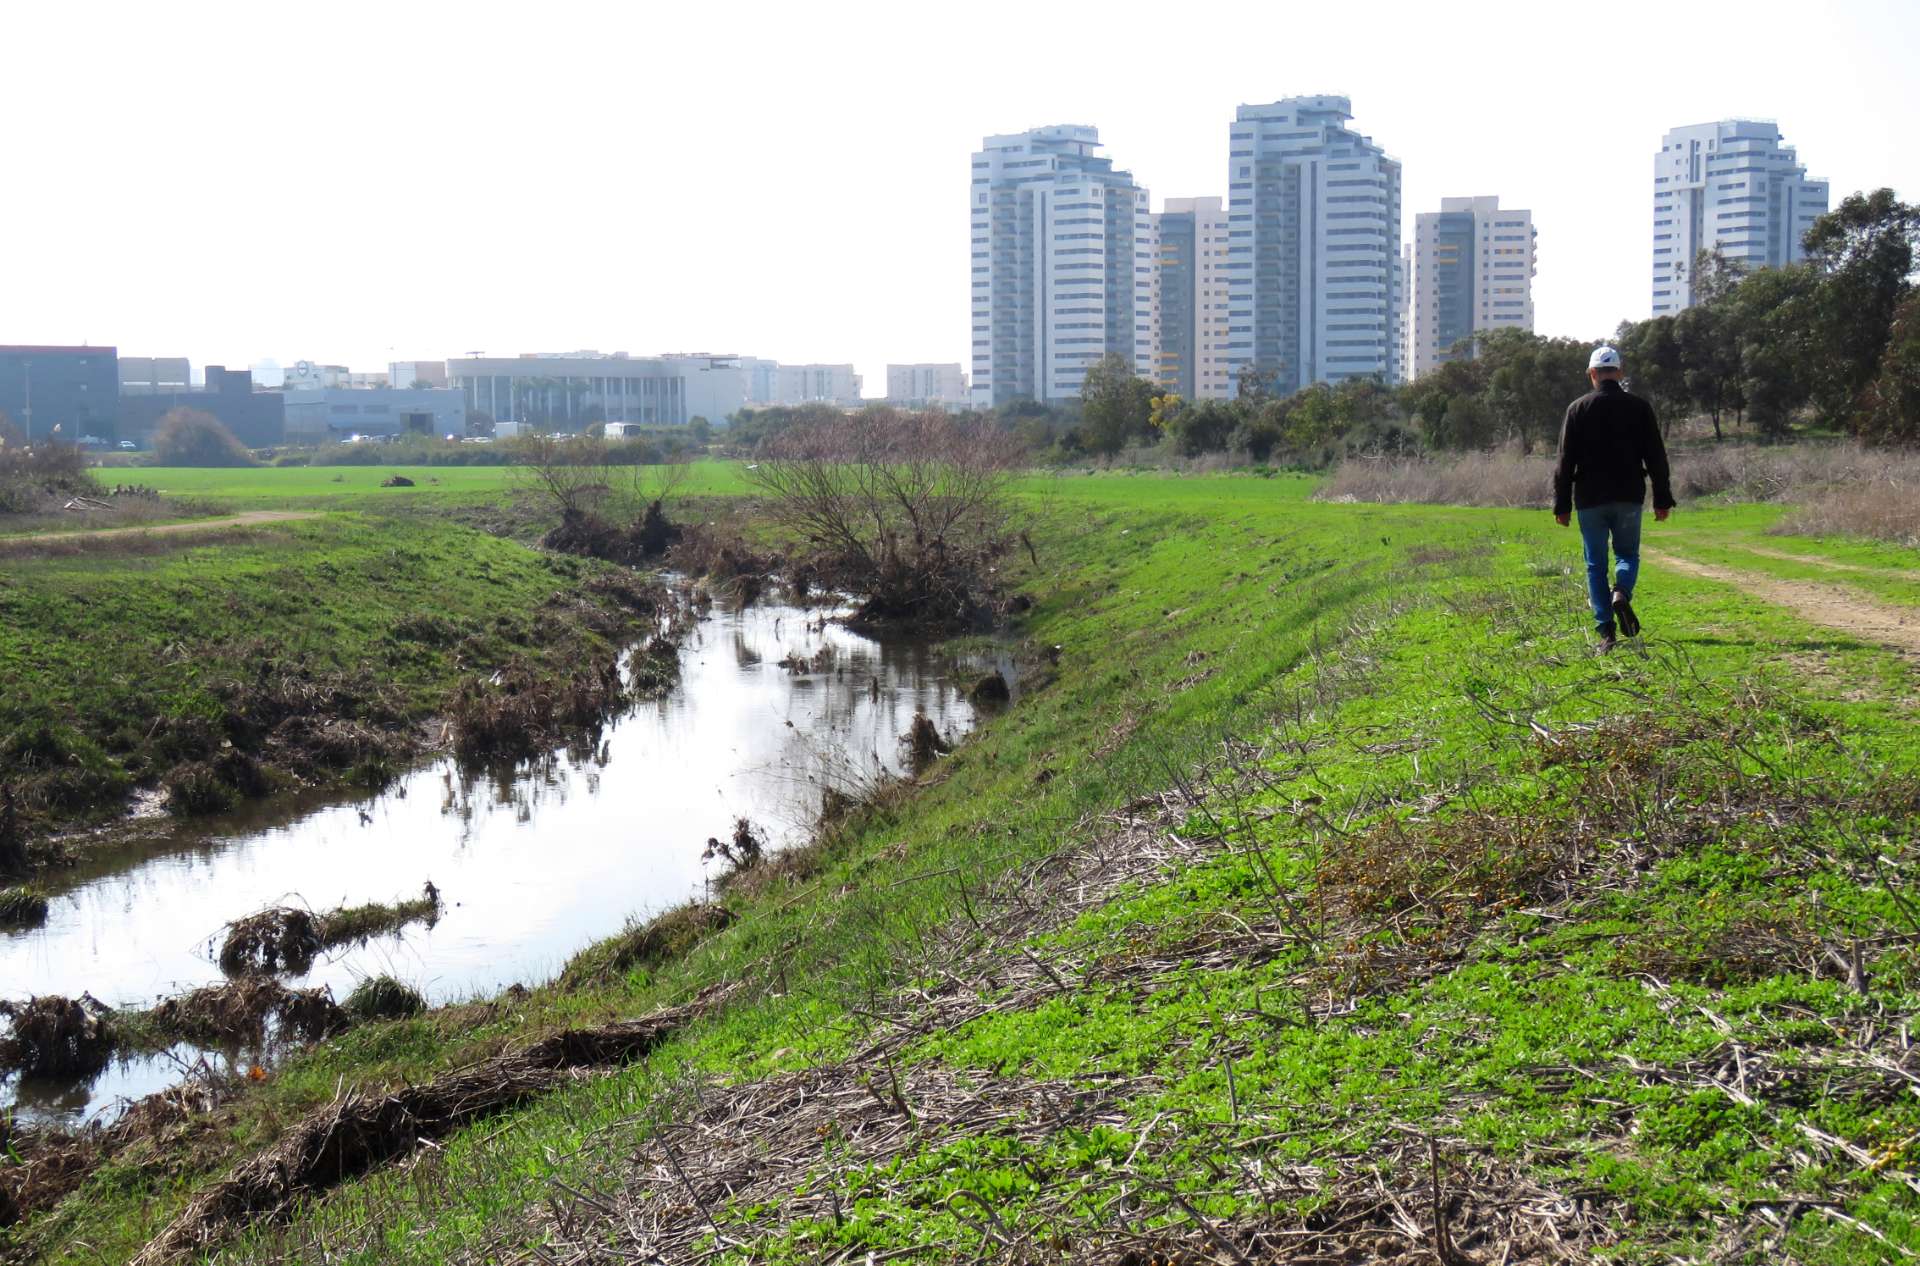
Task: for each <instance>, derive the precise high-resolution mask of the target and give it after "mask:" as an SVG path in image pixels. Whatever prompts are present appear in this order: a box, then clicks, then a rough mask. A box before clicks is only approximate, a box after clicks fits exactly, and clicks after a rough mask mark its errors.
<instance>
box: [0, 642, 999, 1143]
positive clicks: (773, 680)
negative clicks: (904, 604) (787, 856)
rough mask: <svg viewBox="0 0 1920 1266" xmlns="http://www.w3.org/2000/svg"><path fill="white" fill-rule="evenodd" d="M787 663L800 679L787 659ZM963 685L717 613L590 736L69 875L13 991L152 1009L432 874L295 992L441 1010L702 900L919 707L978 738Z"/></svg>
mask: <svg viewBox="0 0 1920 1266" xmlns="http://www.w3.org/2000/svg"><path fill="white" fill-rule="evenodd" d="M790 656H798V657H799V658H800V659H801V660H805V661H808V663H807V665H806V668H805V670H804V671H794V670H793V669H792V668H791V667H788V666H783V664H782V662H781V661H782V660H783V659H788V657H790ZM973 671H975V670H974V669H970V670H969V671H968V672H967V673H964V674H961V676H963V677H968V678H970V676H971V674H972V672H973ZM965 684H967V682H966V681H963V680H955V679H950V677H949V674H948V665H947V664H946V663H945V661H944V660H941V659H939V658H937V657H935V656H934V655H932V654H931V653H929V651H928V650H927V649H926V648H925V647H924V646H917V645H895V644H881V643H876V642H874V641H872V640H869V639H867V638H864V637H860V636H858V635H855V634H853V633H850V632H848V631H847V630H845V629H843V628H841V627H839V626H838V625H836V624H833V623H831V622H824V623H823V621H822V620H821V618H820V615H819V613H818V612H811V611H803V610H799V609H795V608H791V607H779V606H758V607H750V608H747V609H745V610H719V609H716V610H714V611H712V612H711V613H710V614H709V615H707V616H706V617H704V618H703V619H702V620H701V621H700V623H699V625H698V627H697V628H696V630H695V631H694V633H693V634H692V635H691V636H690V637H689V638H688V639H687V641H686V643H685V644H684V646H683V649H682V651H681V680H680V684H679V686H678V687H677V688H676V689H675V690H674V691H673V692H672V694H670V695H669V696H668V697H666V698H664V699H661V700H659V701H657V702H650V703H646V704H642V705H640V706H639V707H638V708H636V709H635V710H634V711H632V712H630V713H629V714H627V715H625V716H623V717H621V718H619V719H618V720H617V721H615V722H614V723H612V724H611V725H610V726H608V727H607V729H606V730H605V732H604V733H603V734H602V736H601V739H600V741H599V742H598V743H596V744H593V745H592V746H590V747H587V746H581V747H576V748H573V749H570V750H566V751H560V752H554V753H551V754H549V755H548V756H546V757H544V758H542V759H541V760H538V761H535V762H531V763H528V764H524V765H521V766H519V767H517V768H514V769H511V770H505V771H496V772H495V773H493V774H491V775H478V776H476V775H470V774H467V773H463V772H462V771H461V770H460V769H459V768H458V767H457V766H456V765H455V764H454V762H452V761H451V760H443V761H440V762H438V763H435V764H432V765H430V766H427V767H424V768H421V769H419V770H418V771H416V772H414V773H412V774H411V775H409V776H407V777H405V778H403V779H402V780H401V781H399V782H397V783H395V784H394V785H393V786H392V787H391V788H390V789H389V790H388V791H386V792H385V793H384V794H382V795H379V796H377V797H374V798H372V799H371V800H369V799H365V798H363V799H361V800H358V801H348V802H343V801H340V800H338V799H333V800H328V799H319V798H314V797H306V798H304V799H301V798H285V799H282V800H279V801H274V802H268V803H266V804H263V805H260V806H256V807H255V808H253V809H251V810H250V811H249V812H248V813H247V814H245V815H243V816H235V817H230V818H225V819H220V820H216V821H213V822H210V823H204V824H200V825H198V826H196V827H194V828H192V829H179V830H175V831H172V832H171V833H168V834H163V835H160V836H158V837H157V838H155V839H152V840H149V841H144V842H141V843H139V844H136V845H130V846H129V847H128V848H127V849H125V850H123V851H121V852H120V853H118V854H116V855H113V856H108V857H96V858H93V859H91V861H90V864H89V866H88V867H86V868H84V869H81V870H77V871H68V872H64V873H62V874H59V875H56V876H54V877H53V879H54V883H55V885H56V887H55V889H54V890H53V892H52V894H51V910H50V913H49V917H48V920H47V922H46V925H45V926H44V927H42V928H39V929H36V930H33V931H29V932H22V933H15V934H3V935H0V997H4V998H24V997H26V996H27V995H31V994H45V993H58V994H66V995H69V996H78V995H79V994H81V993H82V992H83V991H84V992H88V993H91V994H92V995H93V996H94V997H95V998H98V999H100V1000H101V1001H103V1002H106V1003H109V1004H111V1005H115V1006H121V1005H147V1004H151V1003H152V1002H154V1001H155V1000H156V999H158V998H161V997H164V996H168V995H171V994H177V993H180V992H183V991H185V990H187V989H191V988H193V987H196V986H199V985H205V984H210V983H214V982H217V981H219V980H221V979H222V976H221V973H220V970H219V968H218V966H217V965H216V964H215V962H214V961H213V952H214V951H215V950H216V949H217V946H218V939H219V935H220V933H221V930H222V928H223V927H224V925H225V924H226V923H227V922H228V921H229V920H232V919H235V918H238V917H240V916H242V915H245V914H248V913H251V912H252V911H255V910H258V909H261V908H262V907H265V906H269V905H279V904H304V905H307V906H310V907H312V908H313V909H315V910H326V909H331V908H333V907H335V906H338V905H342V904H356V903H359V902H364V901H392V900H394V899H396V898H400V897H408V896H413V895H415V894H417V893H418V892H419V891H420V887H421V885H422V884H423V883H424V882H426V881H427V880H432V881H433V883H434V884H436V885H437V886H438V887H439V889H440V892H441V894H442V900H443V901H444V902H445V903H446V908H445V912H444V913H443V915H442V916H441V918H440V920H439V922H438V923H437V924H436V925H435V926H434V927H432V928H430V929H428V928H422V927H418V926H416V927H414V928H412V929H409V930H408V931H406V932H404V933H403V934H401V935H398V936H390V937H382V938H379V939H377V940H375V941H373V942H371V943H369V944H367V945H364V946H359V947H353V948H349V949H346V950H344V951H341V952H339V953H337V954H335V955H333V956H331V957H329V958H326V959H324V960H322V961H321V962H319V963H317V964H316V965H315V966H314V968H313V970H312V971H311V972H310V973H309V974H308V975H307V976H305V977H303V978H301V979H300V980H298V981H297V982H295V983H299V984H303V985H307V984H324V985H328V986H330V987H331V988H332V989H333V992H334V996H335V997H336V998H344V997H345V996H346V994H347V993H348V992H349V991H351V990H352V988H353V986H354V985H355V984H356V983H357V982H358V981H360V980H362V979H364V978H366V977H368V976H371V975H378V974H380V973H383V972H384V973H387V974H390V975H393V976H395V977H397V978H399V979H400V980H403V981H406V982H408V983H410V984H412V985H414V986H415V987H416V988H419V989H420V990H421V991H422V992H423V993H425V994H426V995H427V996H428V998H429V999H430V1000H431V1001H433V1002H435V1003H444V1002H451V1001H460V1000H463V999H467V998H471V997H475V996H478V995H485V994H491V993H493V992H495V991H497V990H498V989H500V988H502V987H504V986H506V985H509V984H513V983H516V982H518V983H529V984H530V983H537V982H539V981H542V980H545V979H548V978H550V977H551V976H552V975H553V974H554V973H555V972H557V971H558V970H559V968H560V967H561V966H562V965H563V964H564V963H565V962H566V960H567V958H568V957H569V956H570V955H571V954H573V953H574V952H575V951H576V950H578V949H580V948H581V947H582V946H583V945H586V944H588V943H589V942H591V941H594V940H596V939H599V938H601V937H604V936H606V935H608V934H610V933H612V932H615V931H617V930H619V928H620V927H621V926H622V925H623V924H624V922H625V921H626V920H627V918H628V917H629V916H632V915H639V916H642V917H644V916H646V915H647V914H650V913H652V912H656V911H658V910H661V909H664V908H665V907H667V906H670V905H672V904H674V903H676V902H678V901H681V900H683V899H685V898H686V897H688V896H690V895H694V894H697V893H699V892H700V891H702V888H703V885H704V884H705V883H706V882H707V881H708V880H709V879H710V877H711V876H712V873H713V871H712V864H711V863H706V862H703V861H702V858H701V852H702V849H703V848H704V846H705V843H706V840H707V838H708V837H709V836H716V835H717V836H725V835H727V834H728V833H729V831H730V830H731V828H732V824H733V822H734V820H735V819H736V818H738V817H747V818H749V819H751V820H752V821H753V822H754V823H755V824H756V825H758V826H759V827H760V828H761V829H762V830H763V832H764V833H765V834H766V836H767V837H768V839H769V842H770V843H772V844H773V845H775V846H780V845H783V844H787V843H792V842H794V841H795V840H796V839H798V838H799V837H800V836H801V835H802V834H803V833H804V831H805V830H806V828H807V824H808V823H809V821H810V820H811V818H812V815H813V814H814V813H815V812H816V811H817V809H818V807H819V804H820V797H821V791H822V787H823V784H829V783H830V784H833V785H844V784H845V782H846V781H847V779H848V778H849V777H858V776H860V775H862V774H871V773H872V771H874V770H875V769H876V768H879V767H885V768H888V769H892V770H896V771H897V770H898V769H899V767H900V763H901V758H902V752H901V748H900V742H899V736H900V735H902V734H903V733H905V732H906V730H907V727H908V725H909V723H910V722H911V721H912V719H913V715H914V713H915V712H916V711H922V710H924V711H925V712H926V713H927V715H928V716H930V717H931V718H933V720H934V722H935V723H936V724H937V725H938V726H939V728H940V729H941V731H942V732H943V733H946V734H948V735H949V736H950V737H957V736H958V735H959V734H960V733H963V732H965V731H966V730H967V729H968V728H970V726H971V725H972V722H973V713H972V709H971V708H970V707H969V706H968V704H967V703H966V702H965V701H964V699H963V697H962V694H961V691H962V689H963V687H964V685H965ZM202 1056H203V1053H202V1052H197V1051H193V1050H191V1049H187V1048H176V1050H175V1051H173V1052H171V1053H169V1054H168V1055H165V1056H162V1057H159V1058H143V1059H135V1060H131V1061H126V1062H120V1063H116V1064H115V1065H113V1066H112V1067H110V1068H108V1069H107V1070H106V1071H105V1072H103V1073H102V1074H100V1075H99V1076H98V1077H96V1078H94V1079H92V1080H91V1081H89V1082H85V1083H73V1082H56V1083H45V1082H34V1081H29V1082H27V1083H25V1084H18V1083H17V1082H8V1083H3V1084H0V1102H8V1101H11V1102H14V1103H15V1104H16V1106H17V1107H18V1109H19V1111H20V1113H21V1114H22V1115H23V1116H25V1117H30V1118H40V1119H56V1120H65V1121H73V1120H77V1119H80V1118H82V1117H85V1116H88V1115H94V1114H99V1113H101V1112H103V1111H111V1110H112V1108H113V1106H114V1105H115V1104H116V1103H118V1102H120V1101H123V1100H124V1099H127V1098H137V1097H138V1096H140V1095H142V1094H146V1093H149V1092H151V1091H153V1090H156V1089H159V1088H162V1087H164V1086H166V1085H169V1084H171V1083H172V1082H174V1081H177V1080H179V1079H180V1077H181V1076H183V1075H184V1071H185V1068H186V1066H187V1065H189V1064H192V1063H194V1062H196V1061H197V1060H199V1059H200V1058H202ZM206 1058H208V1059H209V1060H210V1061H211V1062H213V1063H215V1064H216V1065H217V1064H219V1063H221V1062H223V1061H229V1060H235V1059H250V1058H252V1056H250V1055H248V1054H247V1053H244V1052H224V1053H206Z"/></svg>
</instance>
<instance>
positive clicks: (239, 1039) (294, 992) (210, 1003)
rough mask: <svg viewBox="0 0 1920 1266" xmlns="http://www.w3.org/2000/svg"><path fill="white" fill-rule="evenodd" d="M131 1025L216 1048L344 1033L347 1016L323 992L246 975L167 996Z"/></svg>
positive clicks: (317, 1038)
mask: <svg viewBox="0 0 1920 1266" xmlns="http://www.w3.org/2000/svg"><path fill="white" fill-rule="evenodd" d="M133 1023H139V1024H142V1025H144V1027H146V1028H147V1029H148V1030H150V1032H151V1033H152V1034H153V1035H155V1036H157V1037H159V1038H161V1039H163V1040H166V1041H188V1042H194V1043H197V1044H199V1045H202V1046H213V1045H221V1044H226V1043H244V1042H254V1043H258V1042H263V1041H265V1040H266V1038H267V1037H268V1036H269V1035H271V1036H272V1037H275V1038H277V1039H279V1040H281V1041H295V1042H317V1041H320V1040H322V1039H324V1038H328V1037H331V1036H333V1035H334V1034H335V1033H338V1032H340V1031H341V1030H342V1029H345V1028H346V1027H347V1017H346V1015H345V1014H344V1013H343V1012H342V1011H341V1009H340V1007H339V1006H338V1005H336V1004H335V1002H334V1000H333V995H332V994H331V993H329V992H328V991H327V990H326V989H324V988H319V989H289V988H288V987H287V986H286V985H283V984H281V983H280V982H279V981H277V980H274V979H273V978H271V977H268V976H247V977H242V978H241V979H239V980H233V981H229V982H227V983H226V984H222V985H207V986H205V987H204V988H200V989H195V990H194V991H192V992H191V993H188V994H183V995H182V996H180V997H178V998H168V999H167V1000H166V1001H164V1002H162V1003H161V1004H160V1005H159V1006H157V1007H154V1008H153V1009H152V1010H151V1011H148V1012H147V1013H146V1014H145V1015H144V1016H143V1017H141V1019H140V1020H139V1021H137V1022H133ZM269 1026H271V1034H269Z"/></svg>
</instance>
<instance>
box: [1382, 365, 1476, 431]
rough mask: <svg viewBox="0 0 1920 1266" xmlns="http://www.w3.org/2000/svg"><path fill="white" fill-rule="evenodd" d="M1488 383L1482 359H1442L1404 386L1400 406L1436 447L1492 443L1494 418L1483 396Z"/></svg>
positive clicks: (1401, 390)
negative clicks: (1491, 417) (1491, 416)
mask: <svg viewBox="0 0 1920 1266" xmlns="http://www.w3.org/2000/svg"><path fill="white" fill-rule="evenodd" d="M1486 387H1487V367H1486V365H1485V364H1483V363H1482V362H1480V361H1477V360H1474V359H1471V358H1465V359H1456V360H1448V361H1442V362H1441V363H1440V364H1439V365H1438V366H1437V367H1436V368H1434V369H1432V370H1429V371H1428V372H1427V373H1424V374H1422V375H1420V377H1418V378H1416V379H1414V380H1413V381H1412V382H1410V383H1408V384H1406V385H1405V386H1404V387H1402V388H1400V408H1401V411H1402V413H1404V414H1405V415H1406V417H1407V418H1408V419H1410V420H1411V421H1412V422H1413V424H1414V426H1415V427H1416V428H1418V430H1419V431H1420V433H1421V435H1422V436H1424V437H1425V439H1426V442H1427V443H1428V444H1430V445H1432V446H1433V447H1434V448H1454V449H1466V448H1483V447H1485V446H1486V445H1488V444H1490V443H1492V433H1491V430H1490V427H1491V421H1490V419H1489V418H1488V417H1487V414H1486V409H1485V407H1484V405H1483V404H1482V402H1481V400H1480V397H1481V395H1482V394H1483V393H1484V392H1485V391H1486ZM1465 402H1471V403H1465Z"/></svg>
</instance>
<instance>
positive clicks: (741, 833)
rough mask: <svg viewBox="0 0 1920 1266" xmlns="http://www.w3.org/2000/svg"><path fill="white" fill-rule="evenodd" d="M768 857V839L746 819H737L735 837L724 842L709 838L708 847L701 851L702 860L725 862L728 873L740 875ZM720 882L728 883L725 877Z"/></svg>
mask: <svg viewBox="0 0 1920 1266" xmlns="http://www.w3.org/2000/svg"><path fill="white" fill-rule="evenodd" d="M766 855H767V842H766V839H765V838H764V837H762V836H761V834H760V832H758V831H756V830H755V829H754V826H753V823H752V822H749V821H748V820H747V819H745V818H735V819H734V820H733V835H732V836H731V837H730V838H728V839H724V840H723V839H719V838H716V837H714V836H711V835H710V836H708V837H707V847H706V848H705V849H704V850H702V851H701V853H700V859H701V860H702V861H709V862H710V861H714V860H715V859H718V860H720V861H724V862H725V863H726V864H727V871H728V873H730V874H738V873H739V872H741V871H744V870H752V869H753V868H754V867H755V866H758V865H759V864H760V862H761V861H762V859H764V858H765V857H766ZM720 882H721V883H722V884H724V883H725V882H726V876H725V875H723V876H722V877H721V880H720Z"/></svg>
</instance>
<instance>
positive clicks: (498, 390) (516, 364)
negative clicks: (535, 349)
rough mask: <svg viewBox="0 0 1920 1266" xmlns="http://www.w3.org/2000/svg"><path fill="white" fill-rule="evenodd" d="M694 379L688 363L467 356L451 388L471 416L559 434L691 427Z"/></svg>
mask: <svg viewBox="0 0 1920 1266" xmlns="http://www.w3.org/2000/svg"><path fill="white" fill-rule="evenodd" d="M691 376H692V374H691V372H690V370H689V363H688V362H686V361H682V360H673V359H669V358H667V357H664V356H661V357H630V356H628V355H627V354H626V353H625V352H614V353H612V354H611V355H603V354H602V353H599V352H574V353H572V354H569V355H553V354H549V353H529V354H527V355H524V356H512V357H506V356H466V357H456V358H454V359H452V360H449V361H448V362H447V378H448V381H449V382H450V383H451V384H452V387H453V390H454V391H455V392H457V393H459V394H460V396H461V397H462V398H463V399H464V400H465V402H466V407H467V408H468V409H471V410H472V411H474V412H475V413H484V414H486V415H487V416H488V417H490V418H492V419H493V420H494V421H496V422H523V423H528V424H530V425H533V426H536V427H542V428H545V429H547V430H552V431H579V430H585V429H586V428H587V427H589V426H591V425H593V424H594V423H595V422H646V423H651V424H653V425H655V426H685V425H686V424H687V423H688V422H689V421H691V420H692V418H693V416H694V415H693V413H692V412H690V411H689V409H688V404H689V392H688V379H689V377H691ZM702 416H704V415H702ZM707 420H708V421H710V422H711V421H714V420H715V419H712V418H708V419H707Z"/></svg>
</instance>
